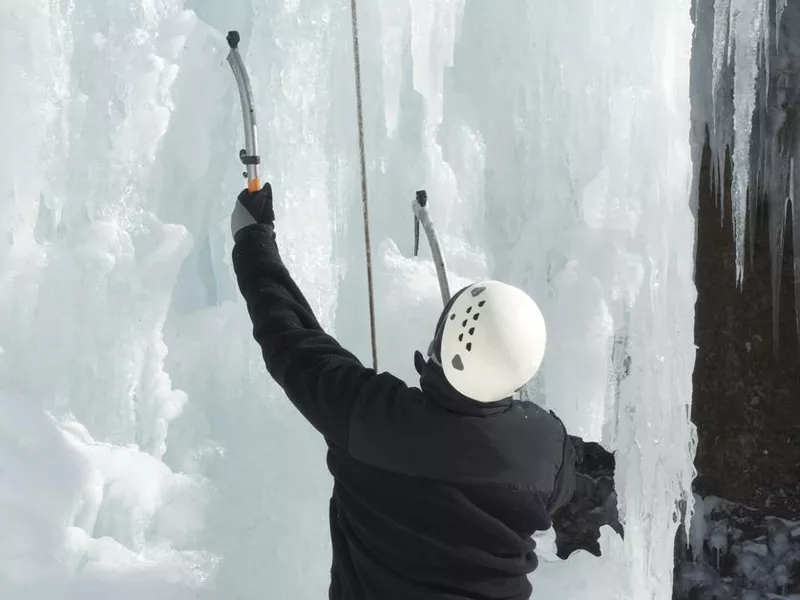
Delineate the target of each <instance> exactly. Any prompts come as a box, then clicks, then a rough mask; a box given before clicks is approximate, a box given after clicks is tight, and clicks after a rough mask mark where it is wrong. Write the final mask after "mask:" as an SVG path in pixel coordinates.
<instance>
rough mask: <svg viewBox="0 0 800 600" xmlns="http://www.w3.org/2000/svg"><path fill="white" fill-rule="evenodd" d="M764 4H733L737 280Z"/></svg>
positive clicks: (743, 1)
mask: <svg viewBox="0 0 800 600" xmlns="http://www.w3.org/2000/svg"><path fill="white" fill-rule="evenodd" d="M763 4H764V0H759V1H758V2H757V3H754V5H749V2H748V1H747V0H735V5H734V7H733V36H732V37H733V38H734V56H735V58H734V76H733V106H734V115H733V186H732V196H731V206H732V216H733V233H734V239H735V245H736V281H737V283H738V284H739V285H741V284H742V281H743V278H744V254H745V252H744V244H745V222H746V220H747V190H748V187H749V184H750V136H751V133H752V128H753V111H754V109H755V100H756V85H755V84H756V77H757V75H758V66H759V63H758V45H759V43H760V39H761V36H762V34H763V24H764V22H763V18H762V17H763V14H764V11H763Z"/></svg>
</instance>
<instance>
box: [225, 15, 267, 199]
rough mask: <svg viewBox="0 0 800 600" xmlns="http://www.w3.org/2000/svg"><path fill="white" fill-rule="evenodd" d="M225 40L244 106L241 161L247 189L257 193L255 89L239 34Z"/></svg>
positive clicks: (257, 155) (259, 180)
mask: <svg viewBox="0 0 800 600" xmlns="http://www.w3.org/2000/svg"><path fill="white" fill-rule="evenodd" d="M225 39H226V40H227V41H228V46H229V47H230V49H231V51H230V52H229V53H228V63H229V64H230V66H231V70H232V71H233V76H234V77H235V78H236V86H237V87H238V89H239V100H240V101H241V104H242V120H243V121H244V146H245V147H244V149H242V150H240V151H239V159H240V160H241V161H242V164H243V165H245V167H246V169H247V170H246V171H245V173H244V176H245V177H246V178H247V189H248V190H250V191H251V192H257V191H259V190H260V189H261V178H260V176H259V172H258V168H259V165H260V164H261V157H260V156H259V154H258V125H257V124H256V110H255V107H254V105H253V89H252V87H251V86H250V77H249V76H248V75H247V69H246V68H245V66H244V62H243V61H242V57H241V55H240V54H239V42H240V41H241V36H240V35H239V32H238V31H229V32H228V35H227V37H226V38H225Z"/></svg>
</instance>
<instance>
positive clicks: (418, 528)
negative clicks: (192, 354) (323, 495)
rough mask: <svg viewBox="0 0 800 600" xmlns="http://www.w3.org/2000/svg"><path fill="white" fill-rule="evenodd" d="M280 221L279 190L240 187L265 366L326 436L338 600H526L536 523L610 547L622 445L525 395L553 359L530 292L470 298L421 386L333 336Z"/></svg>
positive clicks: (573, 543)
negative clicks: (602, 538) (592, 439)
mask: <svg viewBox="0 0 800 600" xmlns="http://www.w3.org/2000/svg"><path fill="white" fill-rule="evenodd" d="M273 222H274V213H273V206H272V190H271V187H270V185H269V184H266V185H265V186H264V187H263V189H261V191H259V192H256V193H250V192H248V191H247V190H245V191H243V192H242V193H241V194H240V196H239V198H238V201H237V203H236V207H235V209H234V211H233V215H232V217H231V229H232V233H233V236H234V239H235V245H234V249H233V265H234V268H235V271H236V276H237V279H238V283H239V288H240V290H241V293H242V295H243V296H244V298H245V300H246V302H247V309H248V311H249V313H250V317H251V319H252V321H253V335H254V337H255V339H256V341H257V342H258V344H259V345H260V346H261V350H262V352H263V356H264V361H265V362H266V366H267V370H268V371H269V373H270V374H271V375H272V377H273V378H274V379H275V381H276V382H277V383H278V384H279V385H280V386H281V387H282V388H283V390H284V391H285V392H286V395H287V396H288V398H289V400H290V401H291V402H292V403H293V404H294V405H295V406H296V407H297V409H298V410H299V411H300V412H301V413H302V414H303V416H304V417H305V418H306V419H307V420H308V421H309V423H311V425H312V426H314V428H316V429H317V431H319V432H320V433H321V434H322V435H323V436H324V437H325V441H326V442H327V446H328V453H327V461H328V468H329V469H330V472H331V473H332V475H333V477H334V486H333V494H332V498H331V500H330V508H329V510H330V535H331V541H332V547H333V561H332V567H331V584H330V590H329V598H330V599H331V600H434V599H436V600H445V599H447V600H460V599H464V600H466V599H474V600H478V599H480V600H484V599H485V600H494V599H497V600H499V599H503V600H526V599H528V598H529V597H530V595H531V591H532V588H531V584H530V583H529V581H528V575H529V574H530V573H531V572H533V571H534V569H535V568H536V566H537V558H536V554H535V552H534V548H535V543H534V541H533V540H532V538H531V536H532V535H533V534H534V532H536V531H543V530H547V529H549V528H550V526H551V523H552V524H554V527H555V530H556V533H557V546H558V551H559V556H561V557H562V558H563V557H566V556H568V555H569V553H571V552H572V551H573V550H575V549H577V548H585V549H588V550H589V551H591V552H592V553H594V554H596V555H599V552H600V549H599V545H598V538H599V527H600V526H601V525H603V524H610V525H612V526H613V527H614V528H615V529H616V530H617V531H619V532H620V533H621V527H620V525H619V521H618V519H617V511H616V495H615V494H614V490H613V471H614V457H613V455H612V454H610V453H608V452H606V451H605V450H603V449H602V448H601V447H600V446H598V445H597V444H592V443H586V444H584V443H583V442H582V441H581V440H580V439H579V438H575V437H570V436H568V435H567V433H566V431H565V429H564V426H563V425H562V423H561V421H560V420H559V419H558V418H556V417H555V415H553V414H552V413H550V412H547V411H545V410H544V409H542V408H540V407H539V406H538V405H536V404H534V403H532V402H522V401H518V400H513V399H512V396H513V395H514V393H515V392H516V391H517V390H518V389H519V388H521V387H523V386H524V385H525V384H526V383H527V382H528V381H529V380H530V379H531V378H532V377H533V376H534V374H535V373H536V371H537V369H538V368H539V364H540V362H541V360H542V357H543V354H544V346H545V327H544V320H543V318H542V315H541V313H540V312H539V309H538V308H537V306H536V304H535V303H534V301H533V300H532V299H531V298H530V297H529V296H528V295H527V294H525V293H524V292H523V291H521V290H519V289H517V288H515V287H512V286H510V285H506V284H504V283H500V282H495V281H487V282H482V283H476V284H474V285H471V286H468V287H466V288H464V289H463V290H461V291H460V292H459V293H457V294H456V295H455V296H454V297H453V298H452V299H451V301H450V302H449V304H448V305H447V306H446V307H445V309H444V311H443V312H442V316H441V318H440V319H439V323H438V325H437V326H436V330H435V334H434V336H433V341H432V343H431V344H430V347H429V348H428V352H427V358H426V357H423V356H422V354H420V353H417V354H416V356H415V364H416V368H417V370H418V371H419V374H420V387H419V388H416V387H409V386H408V385H406V384H405V383H404V382H403V381H401V380H400V379H398V378H397V377H394V376H393V375H391V374H389V373H376V372H375V371H374V370H373V369H370V368H367V367H365V366H364V365H362V364H361V362H359V360H358V359H357V358H356V357H355V356H354V355H353V354H351V353H350V352H348V351H347V350H345V349H344V348H342V347H341V346H340V345H339V343H338V342H337V341H336V340H335V339H334V338H333V337H331V336H330V335H328V334H326V333H325V332H324V331H323V330H322V328H321V327H320V325H319V323H318V322H317V319H316V318H315V316H314V314H313V312H312V310H311V308H310V307H309V304H308V302H307V301H306V299H305V297H304V296H303V294H302V292H301V291H300V289H299V288H298V287H297V285H296V284H295V282H294V280H293V279H292V277H291V276H290V275H289V272H288V271H287V269H286V267H285V266H284V264H283V262H282V260H281V257H280V254H279V252H278V246H277V244H276V237H275V231H274V226H273Z"/></svg>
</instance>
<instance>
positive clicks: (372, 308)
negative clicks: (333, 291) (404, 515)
mask: <svg viewBox="0 0 800 600" xmlns="http://www.w3.org/2000/svg"><path fill="white" fill-rule="evenodd" d="M350 12H351V14H352V17H353V64H354V66H355V79H356V112H357V115H358V149H359V155H360V158H361V204H362V206H363V210H364V245H365V248H366V255H367V288H368V292H369V330H370V341H371V343H372V366H373V368H374V369H375V370H376V371H377V370H378V342H377V337H376V334H375V290H374V287H373V280H372V247H371V245H370V236H369V203H368V201H367V161H366V152H365V150H364V110H363V108H362V100H361V54H360V51H359V44H358V41H359V40H358V11H357V7H356V0H350Z"/></svg>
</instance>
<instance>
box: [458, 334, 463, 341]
mask: <svg viewBox="0 0 800 600" xmlns="http://www.w3.org/2000/svg"><path fill="white" fill-rule="evenodd" d="M458 341H459V342H463V341H464V334H463V333H462V334H461V335H460V336H458Z"/></svg>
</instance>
